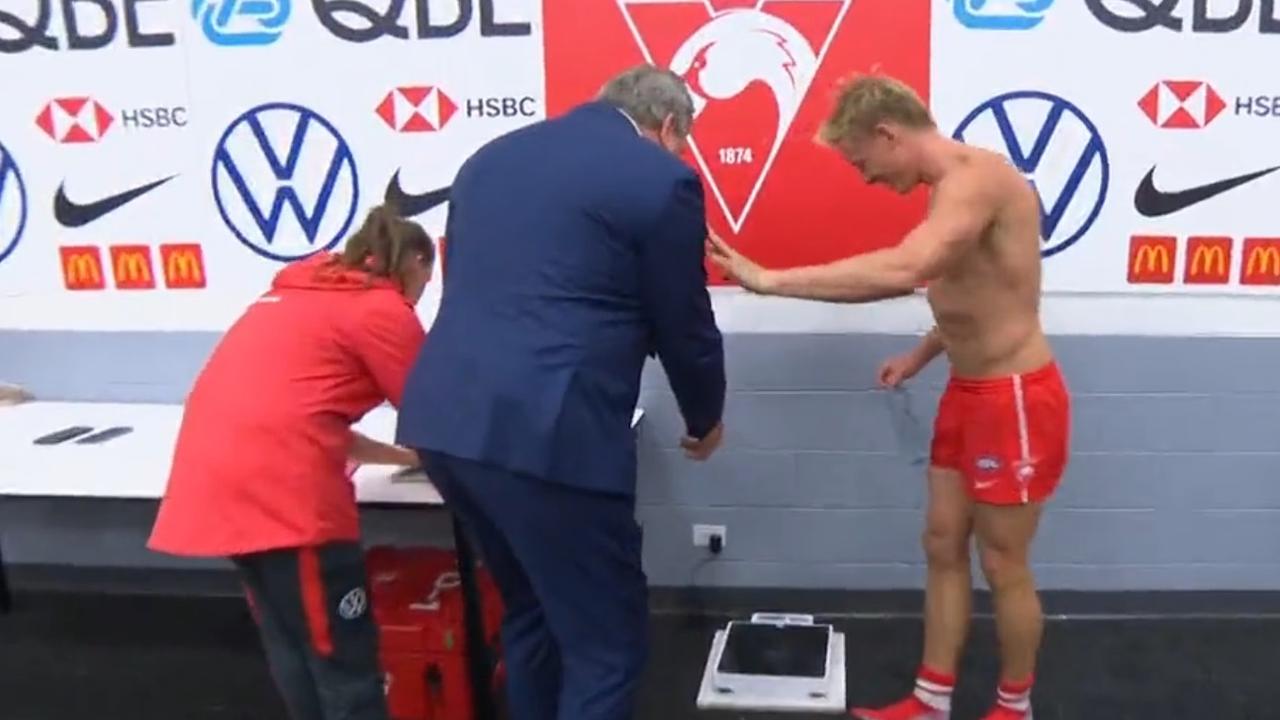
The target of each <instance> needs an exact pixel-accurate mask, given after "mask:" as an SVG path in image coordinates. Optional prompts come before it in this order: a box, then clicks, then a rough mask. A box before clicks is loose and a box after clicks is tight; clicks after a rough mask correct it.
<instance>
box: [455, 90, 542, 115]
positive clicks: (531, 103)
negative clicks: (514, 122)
mask: <svg viewBox="0 0 1280 720" xmlns="http://www.w3.org/2000/svg"><path fill="white" fill-rule="evenodd" d="M537 110H538V101H537V100H534V99H533V98H531V97H529V96H527V95H526V96H525V97H521V98H517V97H489V98H473V99H470V100H467V117H490V118H495V117H533V116H534V115H535V114H536V113H537Z"/></svg>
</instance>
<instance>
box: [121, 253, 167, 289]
mask: <svg viewBox="0 0 1280 720" xmlns="http://www.w3.org/2000/svg"><path fill="white" fill-rule="evenodd" d="M111 269H112V274H113V275H114V276H115V280H116V289H118V290H150V289H152V288H154V287H155V286H156V276H155V273H154V272H153V271H152V269H151V246H150V245H112V246H111Z"/></svg>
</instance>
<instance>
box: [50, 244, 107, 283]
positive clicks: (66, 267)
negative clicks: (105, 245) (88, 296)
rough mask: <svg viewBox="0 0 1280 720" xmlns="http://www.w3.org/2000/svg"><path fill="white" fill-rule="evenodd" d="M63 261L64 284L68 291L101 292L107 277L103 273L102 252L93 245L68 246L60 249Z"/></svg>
mask: <svg viewBox="0 0 1280 720" xmlns="http://www.w3.org/2000/svg"><path fill="white" fill-rule="evenodd" d="M58 256H59V257H60V258H61V260H62V283H63V285H65V286H66V288H67V289H68V290H101V289H103V288H105V287H106V286H107V285H106V276H105V275H104V274H103V272H102V251H101V250H99V249H98V248H97V247H96V246H93V245H67V246H64V247H60V248H58Z"/></svg>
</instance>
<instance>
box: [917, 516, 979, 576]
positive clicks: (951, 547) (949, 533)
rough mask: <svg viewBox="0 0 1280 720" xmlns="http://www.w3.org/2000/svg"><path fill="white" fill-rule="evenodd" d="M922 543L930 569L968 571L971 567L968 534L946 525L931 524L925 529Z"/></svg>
mask: <svg viewBox="0 0 1280 720" xmlns="http://www.w3.org/2000/svg"><path fill="white" fill-rule="evenodd" d="M922 542H923V545H924V554H925V558H926V559H927V560H928V561H929V567H932V568H937V569H944V570H947V569H950V570H966V571H967V569H968V567H969V534H968V533H967V532H964V531H963V530H961V529H958V528H955V527H952V526H949V525H945V524H940V523H930V524H929V526H928V527H926V528H925V531H924V537H923V538H922Z"/></svg>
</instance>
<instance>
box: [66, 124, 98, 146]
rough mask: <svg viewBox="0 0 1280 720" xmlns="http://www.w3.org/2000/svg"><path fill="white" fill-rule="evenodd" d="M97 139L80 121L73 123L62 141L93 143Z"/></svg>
mask: <svg viewBox="0 0 1280 720" xmlns="http://www.w3.org/2000/svg"><path fill="white" fill-rule="evenodd" d="M96 139H97V138H95V137H94V136H92V135H90V134H89V131H88V130H85V129H84V126H83V125H81V124H80V123H74V124H72V126H71V129H70V130H67V134H66V135H63V136H62V142H64V143H91V142H93V141H94V140H96Z"/></svg>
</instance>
